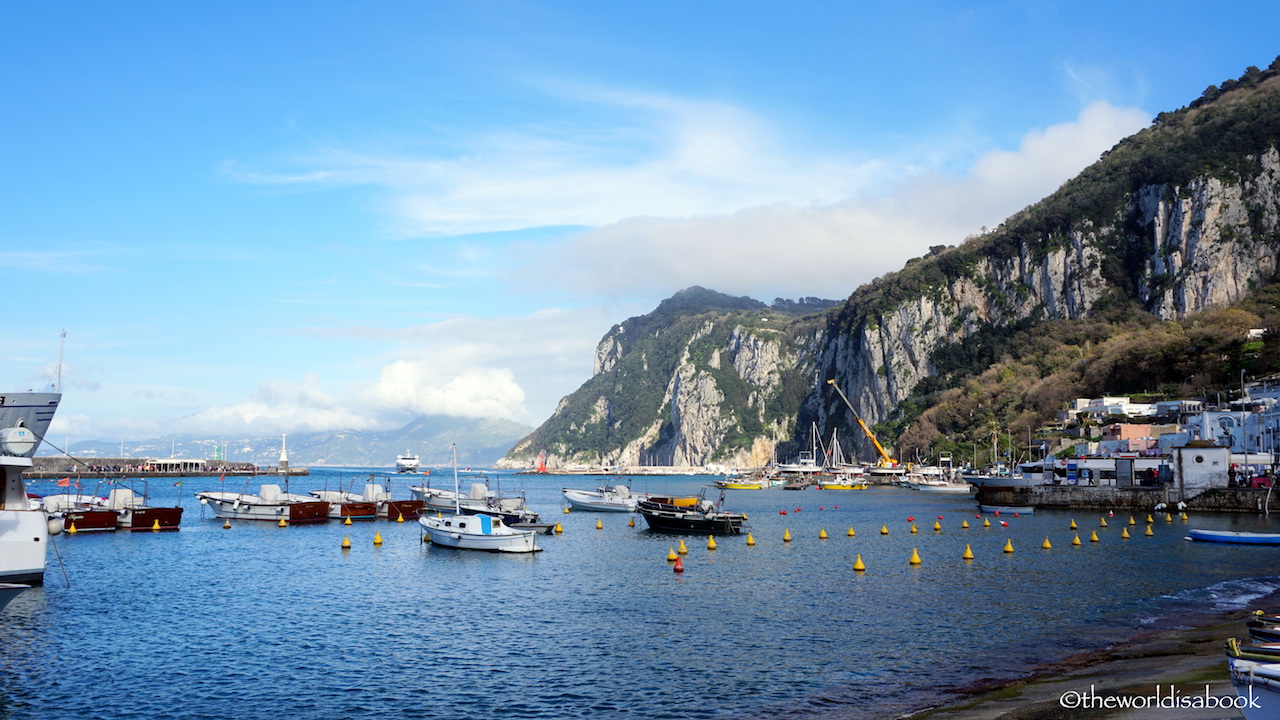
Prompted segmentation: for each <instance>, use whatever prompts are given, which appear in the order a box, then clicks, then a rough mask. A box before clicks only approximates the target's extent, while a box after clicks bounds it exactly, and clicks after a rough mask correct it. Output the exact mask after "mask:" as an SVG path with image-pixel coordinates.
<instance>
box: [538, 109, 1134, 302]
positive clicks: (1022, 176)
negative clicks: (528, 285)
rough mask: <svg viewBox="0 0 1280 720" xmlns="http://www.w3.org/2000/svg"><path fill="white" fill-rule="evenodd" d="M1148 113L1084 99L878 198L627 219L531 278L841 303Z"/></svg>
mask: <svg viewBox="0 0 1280 720" xmlns="http://www.w3.org/2000/svg"><path fill="white" fill-rule="evenodd" d="M1149 121H1150V118H1149V117H1148V115H1147V114H1146V113H1144V112H1141V111H1139V110H1135V109H1131V108H1117V107H1114V106H1111V105H1108V104H1106V103H1095V104H1093V105H1090V106H1089V107H1087V108H1085V109H1084V110H1083V111H1082V112H1081V114H1080V116H1079V117H1078V118H1076V120H1074V121H1072V122H1067V123H1061V124H1058V125H1053V126H1051V127H1048V128H1045V129H1043V130H1035V131H1032V132H1030V133H1027V135H1026V136H1025V137H1024V138H1023V140H1022V142H1021V144H1020V145H1019V147H1018V149H1017V150H995V151H992V152H989V153H987V154H985V155H983V156H981V157H980V158H979V159H978V160H977V161H976V162H975V163H974V164H973V166H972V168H971V170H970V171H969V172H968V173H967V174H965V175H963V176H954V175H947V174H943V173H940V172H918V173H917V174H916V175H914V176H911V177H908V178H904V179H902V180H900V181H899V182H897V183H896V184H895V185H893V186H892V187H891V188H889V190H888V191H887V192H884V193H880V194H875V195H872V194H869V193H863V194H859V195H856V196H853V197H850V198H849V199H846V200H844V201H842V202H839V203H834V204H830V205H824V206H813V205H811V206H797V205H794V204H789V203H775V204H771V205H761V206H757V207H751V208H747V209H743V210H739V211H737V212H734V213H730V214H726V215H707V216H702V217H696V218H688V219H676V218H653V217H639V218H631V219H627V220H623V221H620V222H617V223H613V224H611V225H608V226H605V227H600V228H596V229H592V230H587V231H584V232H582V233H579V234H577V235H574V236H571V237H569V238H567V239H566V240H564V241H563V242H561V243H560V244H558V245H557V246H555V247H552V248H539V249H538V251H537V252H538V255H537V257H536V258H531V259H530V261H531V262H535V263H537V264H538V266H539V269H538V270H537V271H536V272H535V273H532V276H535V277H539V278H541V279H542V280H543V281H550V282H552V283H553V284H554V283H555V279H556V278H557V277H558V278H560V281H559V284H560V285H563V286H566V287H570V286H571V287H574V288H575V289H576V290H578V291H579V292H581V293H583V294H584V295H600V294H603V295H605V296H616V295H626V294H631V293H635V292H637V291H638V290H641V289H648V290H650V291H651V292H652V291H654V290H659V291H660V292H661V293H663V294H666V293H669V292H671V291H674V290H678V289H680V288H683V287H687V286H689V285H692V284H699V285H704V286H706V287H711V288H714V289H717V290H721V291H723V292H728V293H733V294H745V295H751V296H753V297H758V298H762V299H765V300H768V299H772V297H775V296H782V297H798V296H811V295H819V296H823V297H831V298H842V297H845V296H847V295H848V294H849V293H850V292H852V291H853V290H854V289H855V288H856V287H858V286H859V285H861V284H863V283H865V282H867V281H869V280H871V279H873V278H875V277H877V276H879V275H882V274H884V273H886V272H889V271H891V270H895V269H897V268H899V267H901V266H902V264H903V262H905V261H906V260H907V259H909V258H911V257H915V256H918V255H921V254H923V253H925V252H926V251H927V250H928V248H929V246H931V245H954V244H957V243H959V242H961V241H962V240H963V239H964V238H965V237H966V236H968V235H971V234H973V233H976V232H978V231H979V230H980V228H981V227H982V226H984V225H986V226H994V225H997V224H999V223H1000V222H1002V221H1003V220H1004V219H1005V218H1006V217H1008V216H1009V215H1011V214H1012V213H1014V212H1016V211H1018V210H1020V209H1022V208H1023V207H1026V206H1027V205H1030V204H1032V203H1034V202H1036V201H1037V200H1039V199H1041V198H1042V197H1044V196H1045V195H1047V194H1049V193H1051V192H1053V191H1054V190H1055V189H1057V188H1058V187H1059V186H1060V185H1061V184H1062V183H1063V182H1065V181H1066V180H1068V179H1070V178H1071V177H1072V176H1073V175H1075V174H1076V173H1078V172H1079V171H1080V170H1082V169H1084V168H1085V167H1086V166H1088V165H1089V164H1090V163H1092V162H1093V161H1095V160H1097V158H1098V156H1099V155H1100V154H1101V153H1102V152H1103V151H1105V150H1107V149H1109V148H1111V147H1112V146H1113V145H1114V144H1115V143H1116V142H1118V141H1119V140H1120V139H1121V138H1123V137H1125V136H1126V135H1129V134H1131V133H1133V132H1135V131H1137V130H1138V129H1140V128H1142V127H1144V126H1145V125H1146V124H1147V123H1148V122H1149Z"/></svg>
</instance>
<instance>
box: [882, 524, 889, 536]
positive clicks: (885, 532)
mask: <svg viewBox="0 0 1280 720" xmlns="http://www.w3.org/2000/svg"><path fill="white" fill-rule="evenodd" d="M880 534H881V535H888V534H889V526H888V525H881V526H880Z"/></svg>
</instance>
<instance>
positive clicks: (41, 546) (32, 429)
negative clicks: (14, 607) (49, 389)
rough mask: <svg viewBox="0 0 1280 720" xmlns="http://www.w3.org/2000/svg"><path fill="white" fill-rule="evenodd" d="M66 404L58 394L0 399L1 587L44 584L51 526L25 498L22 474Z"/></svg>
mask: <svg viewBox="0 0 1280 720" xmlns="http://www.w3.org/2000/svg"><path fill="white" fill-rule="evenodd" d="M61 399H62V395H61V394H60V393H56V392H55V393H7V394H5V395H4V396H2V397H0V473H3V474H2V475H0V583H9V584H14V585H36V584H39V583H42V582H44V570H45V561H46V555H45V548H46V547H48V545H49V534H50V532H51V530H52V529H53V528H52V525H51V523H50V522H49V520H48V519H47V518H46V517H45V514H44V511H43V510H41V509H39V508H37V507H35V506H33V505H32V504H31V501H30V499H29V498H28V497H27V487H26V485H25V484H24V483H23V481H22V473H23V472H24V471H27V470H30V469H31V466H32V462H31V457H32V456H33V455H35V454H36V449H37V448H38V447H39V446H40V442H41V440H42V439H43V437H44V434H45V432H47V431H48V429H49V423H50V422H51V421H52V420H53V413H54V411H55V410H57V408H58V402H59V401H60V400H61Z"/></svg>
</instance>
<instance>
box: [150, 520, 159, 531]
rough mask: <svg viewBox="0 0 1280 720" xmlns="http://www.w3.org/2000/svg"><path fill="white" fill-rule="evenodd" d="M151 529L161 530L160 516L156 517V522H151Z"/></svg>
mask: <svg viewBox="0 0 1280 720" xmlns="http://www.w3.org/2000/svg"><path fill="white" fill-rule="evenodd" d="M151 529H152V530H159V529H160V518H156V521H155V522H153V523H151Z"/></svg>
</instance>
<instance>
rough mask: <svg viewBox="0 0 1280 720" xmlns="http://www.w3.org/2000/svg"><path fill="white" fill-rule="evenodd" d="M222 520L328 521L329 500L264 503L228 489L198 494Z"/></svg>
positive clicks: (254, 497)
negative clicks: (226, 490) (229, 491)
mask: <svg viewBox="0 0 1280 720" xmlns="http://www.w3.org/2000/svg"><path fill="white" fill-rule="evenodd" d="M196 497H199V498H200V501H201V502H202V503H204V504H206V505H208V506H209V507H210V508H211V509H212V510H213V514H214V516H215V517H217V518H218V519H219V520H266V521H272V522H279V521H280V518H284V519H285V521H286V522H290V523H309V522H325V521H326V520H328V519H329V503H327V502H324V501H322V500H310V501H309V500H283V499H282V500H279V501H272V502H265V501H263V500H262V499H261V498H259V497H257V496H255V495H240V494H238V493H227V492H204V493H196Z"/></svg>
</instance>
